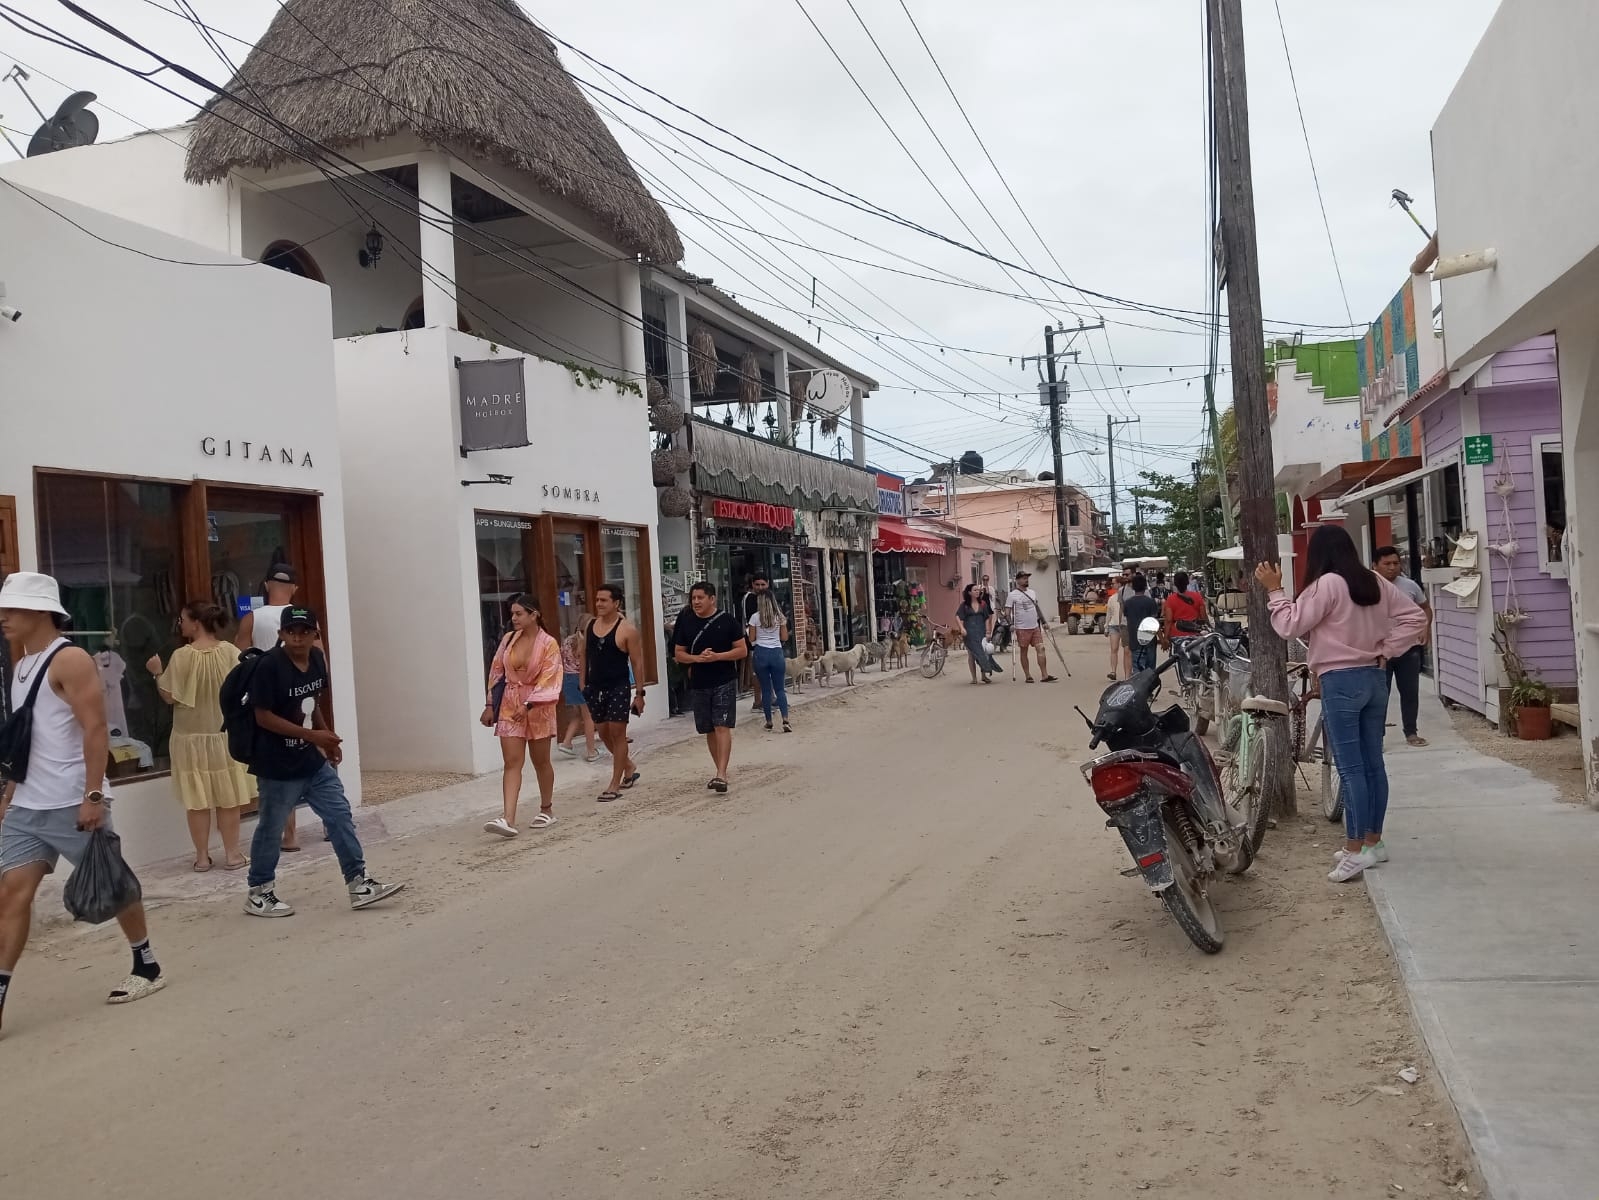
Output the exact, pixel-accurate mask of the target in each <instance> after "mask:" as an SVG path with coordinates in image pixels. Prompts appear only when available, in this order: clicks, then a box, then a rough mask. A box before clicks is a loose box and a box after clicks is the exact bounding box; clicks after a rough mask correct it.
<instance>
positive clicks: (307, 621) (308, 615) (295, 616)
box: [278, 605, 318, 633]
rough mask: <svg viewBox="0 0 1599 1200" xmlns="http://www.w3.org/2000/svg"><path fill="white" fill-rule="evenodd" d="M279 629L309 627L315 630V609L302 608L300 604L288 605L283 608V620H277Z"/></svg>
mask: <svg viewBox="0 0 1599 1200" xmlns="http://www.w3.org/2000/svg"><path fill="white" fill-rule="evenodd" d="M278 628H280V629H309V630H311V631H312V632H313V633H315V632H316V630H317V628H318V626H317V623H316V609H314V608H303V607H301V606H300V605H290V606H289V607H288V608H285V609H284V610H283V620H282V621H281V622H279V625H278Z"/></svg>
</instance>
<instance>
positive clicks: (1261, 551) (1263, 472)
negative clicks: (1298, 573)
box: [1206, 0, 1297, 816]
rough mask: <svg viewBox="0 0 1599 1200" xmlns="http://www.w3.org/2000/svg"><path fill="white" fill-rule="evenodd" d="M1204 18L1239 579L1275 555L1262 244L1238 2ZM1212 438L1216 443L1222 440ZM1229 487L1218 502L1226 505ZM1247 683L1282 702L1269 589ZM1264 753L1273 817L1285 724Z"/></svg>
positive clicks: (1284, 800) (1215, 6) (1282, 655)
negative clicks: (1233, 434) (1238, 497)
mask: <svg viewBox="0 0 1599 1200" xmlns="http://www.w3.org/2000/svg"><path fill="white" fill-rule="evenodd" d="M1206 10H1207V15H1208V18H1209V22H1210V46H1211V71H1212V88H1211V91H1212V94H1213V96H1214V98H1215V99H1214V111H1213V113H1212V122H1213V125H1214V138H1215V146H1216V160H1217V169H1218V182H1219V193H1220V208H1221V227H1220V231H1219V232H1220V238H1219V241H1220V245H1221V252H1222V264H1221V271H1222V278H1223V279H1224V280H1225V284H1224V286H1225V287H1226V289H1227V318H1228V336H1229V339H1230V341H1231V344H1232V370H1233V414H1234V417H1235V419H1236V421H1237V423H1238V481H1239V490H1240V491H1241V492H1242V494H1243V498H1242V503H1241V504H1240V506H1239V526H1240V529H1239V532H1240V533H1241V534H1242V540H1243V549H1244V561H1243V564H1242V565H1243V567H1244V571H1245V578H1246V579H1247V578H1248V577H1249V572H1250V571H1251V570H1253V568H1254V564H1256V563H1259V562H1274V563H1275V562H1277V561H1278V556H1277V499H1276V489H1275V484H1274V481H1273V475H1274V471H1273V469H1272V459H1271V424H1270V417H1269V415H1268V412H1267V408H1266V337H1265V329H1264V324H1263V314H1262V311H1261V301H1260V261H1259V248H1258V246H1257V243H1256V239H1255V190H1254V180H1253V176H1252V167H1251V164H1250V158H1249V86H1248V81H1247V79H1246V77H1245V73H1244V13H1243V0H1206ZM1218 440H1220V439H1219V438H1218ZM1225 503H1226V500H1225V494H1224V499H1223V504H1224V505H1225ZM1249 657H1250V667H1251V669H1250V677H1249V685H1250V690H1251V691H1252V692H1253V693H1255V694H1256V695H1263V696H1269V697H1271V698H1272V699H1274V700H1284V701H1286V700H1287V699H1288V655H1287V647H1286V646H1285V645H1284V643H1283V640H1282V638H1280V637H1278V636H1277V633H1276V631H1275V630H1273V629H1272V627H1271V618H1270V614H1269V613H1268V611H1267V608H1266V594H1265V593H1264V592H1263V591H1262V590H1261V588H1260V587H1259V585H1252V586H1250V589H1249ZM1276 749H1277V751H1278V753H1277V754H1275V755H1268V756H1267V759H1266V762H1267V764H1268V769H1270V768H1273V767H1274V768H1275V770H1274V771H1273V777H1272V778H1268V779H1267V781H1266V785H1267V793H1268V799H1269V800H1270V802H1271V807H1272V809H1273V811H1275V812H1277V813H1278V814H1279V815H1289V816H1291V815H1293V814H1294V813H1295V812H1296V811H1297V805H1296V803H1295V799H1294V788H1293V763H1292V762H1291V761H1290V758H1289V754H1288V739H1287V736H1286V731H1283V736H1282V737H1280V738H1278V739H1277V741H1276Z"/></svg>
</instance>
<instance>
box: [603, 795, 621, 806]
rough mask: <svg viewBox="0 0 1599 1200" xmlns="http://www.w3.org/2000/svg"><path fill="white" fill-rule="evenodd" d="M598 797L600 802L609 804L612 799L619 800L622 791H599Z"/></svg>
mask: <svg viewBox="0 0 1599 1200" xmlns="http://www.w3.org/2000/svg"><path fill="white" fill-rule="evenodd" d="M598 798H599V802H600V803H601V804H609V803H610V802H611V801H612V800H620V799H621V798H622V793H621V792H601V793H600V794H599V797H598Z"/></svg>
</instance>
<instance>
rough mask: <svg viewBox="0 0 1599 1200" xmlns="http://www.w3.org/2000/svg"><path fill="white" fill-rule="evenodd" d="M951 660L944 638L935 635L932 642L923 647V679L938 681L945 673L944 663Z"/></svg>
mask: <svg viewBox="0 0 1599 1200" xmlns="http://www.w3.org/2000/svg"><path fill="white" fill-rule="evenodd" d="M948 659H949V647H948V646H946V645H944V638H943V636H942V635H940V634H934V635H933V637H932V640H930V641H929V642H928V643H927V645H925V646H923V647H922V678H923V679H936V678H937V677H938V676H939V675H942V674H943V672H944V663H945V662H946V661H947V660H948Z"/></svg>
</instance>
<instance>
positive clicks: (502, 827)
mask: <svg viewBox="0 0 1599 1200" xmlns="http://www.w3.org/2000/svg"><path fill="white" fill-rule="evenodd" d="M483 832H484V833H497V834H499V835H500V836H501V837H502V838H514V837H515V836H516V826H515V825H512V824H511V823H510V822H508V821H507V820H506V819H505V818H504V817H495V818H494V820H492V821H490V822H488V824H486V825H484V826H483Z"/></svg>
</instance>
